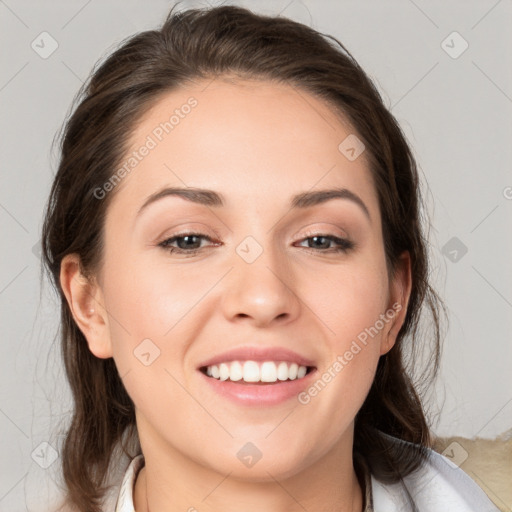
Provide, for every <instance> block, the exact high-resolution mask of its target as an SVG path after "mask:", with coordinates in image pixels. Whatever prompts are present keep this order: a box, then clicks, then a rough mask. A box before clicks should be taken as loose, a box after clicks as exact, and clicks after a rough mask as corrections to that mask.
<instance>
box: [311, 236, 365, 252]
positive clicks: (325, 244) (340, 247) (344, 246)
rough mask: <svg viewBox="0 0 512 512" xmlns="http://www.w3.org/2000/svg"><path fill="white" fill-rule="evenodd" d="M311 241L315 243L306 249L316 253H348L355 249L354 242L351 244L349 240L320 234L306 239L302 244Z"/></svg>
mask: <svg viewBox="0 0 512 512" xmlns="http://www.w3.org/2000/svg"><path fill="white" fill-rule="evenodd" d="M309 240H312V241H313V246H312V247H311V246H309V247H306V249H311V250H313V251H314V252H348V251H349V250H350V249H353V248H354V247H355V244H354V242H351V241H350V240H348V239H347V238H339V237H337V236H334V235H323V234H320V233H318V234H315V235H312V236H309V237H307V238H304V239H303V241H302V242H301V243H304V242H308V241H309ZM331 243H334V244H335V246H334V247H332V246H330V244H331Z"/></svg>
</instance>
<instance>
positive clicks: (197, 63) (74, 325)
mask: <svg viewBox="0 0 512 512" xmlns="http://www.w3.org/2000/svg"><path fill="white" fill-rule="evenodd" d="M331 39H332V41H334V42H332V41H329V40H328V39H327V38H326V37H324V36H322V35H321V34H319V33H317V32H315V31H314V30H312V29H311V28H308V27H306V26H304V25H301V24H299V23H296V22H293V21H291V20H288V19H286V18H272V17H265V16H258V15H255V14H253V13H251V12H250V11H248V10H245V9H242V8H237V7H227V6H225V7H218V8H213V9H208V10H189V11H185V12H182V13H173V12H172V11H171V13H170V14H169V16H168V18H167V20H166V22H165V23H164V25H163V26H162V28H161V29H160V30H155V31H148V32H144V33H141V34H138V35H136V36H134V37H133V38H131V39H129V40H128V41H126V42H125V43H124V44H123V45H122V46H121V47H120V48H119V49H118V50H117V51H115V52H114V53H113V54H112V55H111V56H110V57H109V58H108V59H107V60H106V62H104V63H103V64H102V65H101V66H100V67H99V68H98V69H97V70H96V71H95V72H94V73H93V75H92V77H91V78H90V80H89V82H88V83H87V84H85V86H84V89H83V90H82V91H81V97H80V103H79V104H78V106H77V107H76V108H75V110H74V112H73V114H72V116H71V117H70V119H69V120H68V121H67V124H66V126H65V131H64V134H63V138H62V147H61V150H62V158H61V161H60V165H59V169H58V172H57V175H56V177H55V181H54V184H53V188H52V192H51V197H50V200H49V204H48V211H47V215H46V219H45V224H44V233H43V250H44V257H45V262H46V265H47V267H48V270H49V272H50V274H51V277H52V279H53V281H54V283H55V286H56V287H57V289H58V291H59V293H60V296H61V300H62V310H61V314H62V349H63V358H64V363H65V367H66V372H67V377H68V379H69V382H70V386H71V390H72V393H73V397H74V401H75V411H74V415H73V418H72V422H71V425H70V427H69V430H68V432H67V435H66V439H65V443H64V446H63V449H62V455H61V456H62V464H63V476H64V486H65V490H66V503H65V504H64V507H68V508H69V509H73V510H79V511H88V512H97V511H100V510H116V511H118V512H128V511H133V510H136V511H137V512H145V511H151V512H159V511H164V510H166V511H167V510H190V511H192V510H199V511H201V512H202V511H208V510H212V511H213V510H216V511H218V510H223V511H229V510H235V509H237V510H239V509H240V508H243V509H244V510H246V511H252V510H254V511H256V510H267V511H277V510H308V511H319V510H338V511H343V512H353V511H371V510H374V511H376V512H384V511H388V510H421V511H438V510H458V511H459V510H460V511H469V510H478V511H482V510H486V511H492V510H496V508H495V507H494V506H493V505H492V504H491V502H490V501H489V500H488V499H487V497H486V496H485V494H484V493H483V492H482V491H481V490H480V489H479V488H478V486H477V485H476V484H474V483H473V482H472V481H471V480H470V479H469V477H467V476H466V475H465V474H464V473H463V472H462V471H461V470H460V469H458V468H456V467H453V465H452V466H451V465H450V463H449V462H448V460H447V459H445V458H443V457H442V456H440V455H437V454H435V453H434V452H433V451H432V450H431V449H430V446H431V434H430V431H429V427H428V423H427V420H426V417H425V414H424V411H423V407H422V404H421V401H420V397H419V394H418V392H417V390H416V389H415V385H414V384H413V382H412V380H411V378H410V376H409V374H408V373H407V371H406V368H405V366H406V365H405V357H406V356H407V355H410V354H412V355H413V358H414V354H415V350H416V348H415V347H418V346H423V345H425V344H426V343H427V341H428V340H427V339H426V338H425V337H424V336H421V337H420V333H419V331H418V322H419V319H420V312H421V311H423V313H430V315H431V324H432V326H433V337H432V339H433V346H434V349H433V352H432V355H431V359H430V371H431V373H432V374H435V370H436V368H437V363H438V359H439V342H440V335H439V314H440V308H441V306H440V304H441V303H440V301H439V300H438V298H437V296H436V294H435V292H434V291H433V290H432V288H431V287H430V285H429V282H428V279H427V276H428V265H427V256H426V242H425V240H424V238H423V234H422V233H423V231H422V226H421V224H420V216H419V210H420V191H419V188H418V177H417V172H416V166H415V163H414V159H413V157H412V155H411V152H410V149H409V148H408V146H407V143H406V141H405V139H404V137H403V135H402V133H401V131H400V129H399V127H398V125H397V123H396V121H395V119H394V118H393V117H392V115H391V114H390V113H389V112H388V111H387V110H386V108H385V107H384V105H383V103H382V101H381V99H380V97H379V94H378V93H377V91H376V89H375V88H374V86H373V85H372V83H371V82H370V80H369V79H368V77H367V76H366V75H365V73H364V72H363V71H362V70H361V68H360V67H359V65H358V64H357V63H356V62H355V60H354V59H353V58H352V57H351V56H350V54H349V53H348V52H347V51H346V50H345V49H344V47H343V46H342V45H341V44H340V43H338V42H337V41H336V40H334V39H333V38H331ZM123 454H124V456H127V457H129V459H131V460H130V461H129V462H130V463H129V466H128V467H126V465H125V466H123V467H122V471H123V473H124V475H123V479H122V484H121V486H120V488H119V486H115V485H114V486H111V487H110V489H108V485H107V483H108V481H109V479H110V477H111V476H112V475H113V473H114V471H115V468H116V466H118V465H119V460H120V459H119V456H120V455H123ZM108 490H110V494H109V493H108V492H107V491H108Z"/></svg>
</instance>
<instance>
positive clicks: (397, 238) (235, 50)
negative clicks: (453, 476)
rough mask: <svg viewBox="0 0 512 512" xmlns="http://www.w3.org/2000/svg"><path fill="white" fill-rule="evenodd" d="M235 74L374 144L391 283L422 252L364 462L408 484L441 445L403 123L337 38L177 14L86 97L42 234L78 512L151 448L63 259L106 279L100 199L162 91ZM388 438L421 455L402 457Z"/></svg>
mask: <svg viewBox="0 0 512 512" xmlns="http://www.w3.org/2000/svg"><path fill="white" fill-rule="evenodd" d="M222 75H224V76H225V75H237V76H240V77H243V78H254V79H259V80H270V81H275V82H281V83H285V84H289V85H292V86H294V87H296V88H297V89H299V90H302V91H305V92H308V93H310V94H313V95H315V96H316V97H319V98H321V99H323V100H324V101H326V102H328V103H329V104H330V105H331V106H332V107H333V108H334V109H335V110H336V111H338V112H342V113H343V115H344V116H345V117H346V119H348V120H349V121H350V123H351V125H352V126H353V127H354V129H355V130H356V131H357V134H358V136H359V137H360V138H361V139H362V140H363V142H364V144H365V146H366V149H367V151H366V155H367V157H368V159H369V163H370V168H371V172H372V176H373V179H374V183H375V187H376V190H377V193H378V197H379V205H380V209H381V215H382V230H383V237H384V243H385V252H386V259H387V264H388V268H389V270H390V273H392V272H393V271H394V270H395V269H396V264H397V261H398V257H399V255H400V254H401V253H402V252H403V251H409V253H410V256H411V262H412V291H411V295H410V300H409V305H408V310H407V314H406V318H405V323H404V325H403V327H402V329H401V331H400V333H399V335H398V337H397V340H396V343H395V345H394V347H393V348H392V349H391V350H390V351H389V352H388V353H387V354H386V355H383V356H381V358H380V361H379V363H378V367H377V372H376V375H375V379H374V382H373V385H372V387H371V389H370V392H369V394H368V396H367V398H366V401H365V402H364V404H363V406H362V408H361V410H360V411H359V413H358V414H357V416H356V420H355V433H354V436H355V437H354V451H355V452H356V453H357V454H358V456H359V455H360V456H362V457H364V460H365V461H366V462H367V463H368V465H369V467H370V469H371V471H372V473H373V474H374V476H375V477H376V478H379V479H381V480H382V481H386V482H395V481H397V480H399V479H401V478H403V477H404V476H405V475H407V474H409V473H410V472H411V471H413V470H414V469H416V468H417V467H418V465H419V464H420V463H421V462H422V461H423V460H424V459H425V456H426V453H427V450H426V447H430V446H431V435H430V431H429V426H428V424H427V421H426V418H425V414H424V411H423V407H422V403H421V401H420V398H419V394H418V392H417V389H418V387H417V384H418V383H416V384H415V385H416V390H415V385H413V382H412V378H411V375H412V374H411V373H410V372H409V371H408V364H407V361H409V363H415V360H416V353H417V350H418V349H420V348H422V347H426V346H429V350H430V352H429V353H430V359H429V360H428V361H427V365H426V368H427V370H428V371H427V373H424V374H423V375H422V376H423V377H424V378H425V380H424V381H423V384H428V383H429V382H431V380H432V379H431V378H430V377H432V378H433V377H434V376H435V373H436V371H437V368H438V362H439V357H440V338H441V336H440V322H439V319H440V315H439V313H440V311H441V306H442V302H441V301H440V299H439V298H438V296H437V295H436V293H435V292H434V290H433V289H432V288H431V286H430V285H429V282H428V266H427V244H426V240H425V239H424V236H423V231H422V219H421V212H420V206H421V194H420V190H419V179H418V173H417V169H416V164H415V161H414V158H413V156H412V153H411V151H410V149H409V147H408V145H407V142H406V140H405V137H404V135H403V134H402V132H401V130H400V128H399V126H398V123H397V121H396V120H395V118H394V117H393V116H392V115H391V113H390V112H389V111H388V110H387V109H386V107H385V106H384V104H383V102H382V100H381V98H380V95H379V93H378V91H377V90H376V88H375V86H374V85H373V84H372V82H371V81H370V79H369V78H368V77H367V76H366V74H365V73H364V71H363V70H362V69H361V67H360V66H359V65H358V63H357V62H356V61H355V59H354V58H353V57H352V56H351V55H350V53H349V52H348V51H347V50H346V49H345V47H344V46H343V45H342V44H341V43H340V42H339V41H337V40H336V39H335V38H333V37H331V36H327V35H323V34H320V33H319V32H317V31H315V30H313V29H312V28H309V27H307V26H305V25H302V24H300V23H297V22H294V21H292V20H289V19H287V18H283V17H269V16H263V15H256V14H254V13H252V12H250V11H249V10H247V9H244V8H240V7H234V6H221V7H217V8H211V9H194V10H187V11H183V12H181V13H176V12H173V9H171V12H170V13H169V15H168V17H167V19H166V21H165V22H164V24H163V26H162V27H161V29H160V30H149V31H145V32H142V33H139V34H136V35H134V36H132V37H130V38H128V40H126V41H123V42H122V43H121V45H120V47H119V48H118V49H117V50H116V51H115V52H114V53H112V54H111V55H110V56H109V57H108V58H107V59H106V60H105V61H104V62H103V63H102V64H101V65H100V66H99V67H98V68H97V69H95V70H93V73H92V74H91V76H90V78H89V80H88V81H87V82H86V83H85V84H84V86H83V87H82V88H81V90H80V91H79V93H78V95H77V97H76V98H75V103H76V102H78V101H79V103H78V105H77V106H76V107H74V111H73V112H72V115H70V117H69V118H68V119H67V121H66V123H65V127H63V128H64V133H63V134H62V135H61V139H60V152H61V158H60V163H59V167H58V171H57V174H56V176H55V180H54V182H53V186H52V190H51V194H50V197H49V201H48V205H47V211H46V217H45V222H44V227H43V237H42V247H43V256H44V263H45V265H46V268H47V270H48V271H49V274H50V276H51V278H52V280H53V283H54V285H55V287H56V288H57V290H58V292H59V293H60V298H61V327H62V331H61V336H62V356H63V359H64V364H65V370H66V374H67V378H68V380H69V384H70V387H71V392H72V395H73V398H74V412H73V416H72V419H71V424H70V426H69V429H68V431H67V434H66V437H65V441H64V445H63V448H62V470H63V477H64V481H65V486H66V496H67V500H68V503H69V504H71V505H73V506H74V507H77V510H80V511H84V512H85V511H87V512H99V511H100V503H101V500H102V499H103V497H104V494H105V491H106V485H105V482H106V477H107V476H108V472H109V466H110V464H111V463H112V460H115V457H114V452H115V451H116V449H118V448H119V446H121V447H122V450H123V452H124V453H125V454H126V455H130V456H131V457H132V456H134V455H136V453H140V444H139V443H138V435H137V431H136V428H135V427H136V425H135V413H134V405H133V403H132V401H131V399H130V397H129V396H128V394H127V392H126V390H125V388H124V386H123V383H122V380H121V378H120V376H119V374H118V372H117V368H116V365H115V364H114V360H113V359H112V358H108V359H100V358H97V357H95V356H94V355H93V354H92V353H91V352H90V351H89V349H88V345H87V342H86V340H85V338H84V336H83V334H82V332H81V331H80V330H79V329H78V327H77V325H76V324H75V322H74V320H73V317H72V315H71V312H70V309H69V307H68V304H67V301H66V299H65V296H64V294H63V292H62V290H61V287H60V282H59V272H60V265H61V261H62V258H63V257H64V256H65V255H67V254H70V253H76V254H78V255H79V256H80V260H81V265H82V268H83V271H84V273H89V274H90V275H92V274H94V271H95V269H97V268H98V264H99V262H100V261H101V258H102V236H103V235H102V232H103V225H104V220H105V214H106V211H107V209H108V205H109V201H110V200H111V198H112V196H113V194H114V193H115V191H114V192H110V193H109V194H107V196H106V197H105V198H104V199H103V200H101V201H99V200H98V199H97V198H96V197H95V195H94V191H95V190H97V189H98V187H101V186H102V185H103V184H104V183H105V182H106V181H108V180H109V178H111V177H112V175H113V174H114V172H115V170H116V169H117V168H118V166H119V164H120V162H122V160H123V157H124V155H125V153H126V152H127V150H128V146H127V145H128V142H129V138H130V135H131V133H133V130H134V128H135V127H136V124H137V121H138V120H139V119H140V117H141V116H142V115H143V114H144V113H145V112H146V111H147V110H148V109H149V108H150V107H151V106H152V105H154V104H155V102H156V101H157V100H158V98H159V97H160V96H161V95H162V94H164V93H166V92H169V91H171V90H173V89H175V88H176V87H178V86H181V85H184V84H185V85H186V82H187V81H188V80H191V79H194V80H196V79H201V78H213V77H220V76H222ZM423 310H426V312H427V313H429V314H430V315H431V322H430V325H431V326H433V332H432V336H430V338H429V337H428V336H426V335H423V333H422V332H420V331H421V329H420V328H419V325H420V322H419V321H420V316H422V315H423V313H422V315H420V312H422V311H423ZM404 340H407V342H405V341H404ZM429 340H430V343H429ZM405 348H406V349H407V350H406V351H404V349H405ZM406 354H408V355H409V360H407V358H406ZM413 366H414V365H413ZM427 376H428V377H429V378H427ZM388 436H393V437H395V438H399V439H401V440H404V441H408V442H409V443H413V444H412V445H409V443H406V444H407V446H409V448H408V449H407V450H404V449H401V448H400V447H399V448H397V447H396V446H395V445H394V444H393V443H391V442H390V438H389V437H388ZM129 443H132V450H133V451H132V453H131V454H129V453H128V452H129V449H128V448H127V446H128V444H129ZM134 452H135V453H134Z"/></svg>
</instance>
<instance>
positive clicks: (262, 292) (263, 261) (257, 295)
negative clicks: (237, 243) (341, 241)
mask: <svg viewBox="0 0 512 512" xmlns="http://www.w3.org/2000/svg"><path fill="white" fill-rule="evenodd" d="M227 277H228V279H227V280H226V282H225V284H224V293H223V299H222V309H223V313H224V315H225V317H226V318H227V319H228V320H229V321H231V322H248V323H251V324H253V325H254V326H255V327H266V326H270V325H272V324H276V325H277V324H280V325H284V324H286V323H289V322H292V321H293V320H294V319H296V318H297V316H298V315H299V312H300V308H301V301H300V298H299V297H298V295H297V290H296V289H295V288H296V286H297V281H296V279H295V277H294V275H293V269H291V267H290V265H289V264H286V262H285V261H284V256H283V255H282V254H277V251H275V250H274V251H273V250H271V249H269V248H265V249H264V250H263V252H262V254H261V255H260V256H259V257H258V258H257V259H256V260H255V261H253V262H252V263H248V262H246V261H244V260H243V259H242V258H241V257H239V256H238V255H237V254H235V256H234V268H233V270H232V271H231V272H230V273H229V276H227Z"/></svg>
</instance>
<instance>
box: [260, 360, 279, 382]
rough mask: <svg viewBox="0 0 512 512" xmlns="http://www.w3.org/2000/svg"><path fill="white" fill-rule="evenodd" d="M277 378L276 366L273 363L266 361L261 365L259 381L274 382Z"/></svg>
mask: <svg viewBox="0 0 512 512" xmlns="http://www.w3.org/2000/svg"><path fill="white" fill-rule="evenodd" d="M276 380H277V368H276V365H275V363H272V362H271V361H267V362H265V363H263V364H262V365H261V382H275V381H276Z"/></svg>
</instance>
